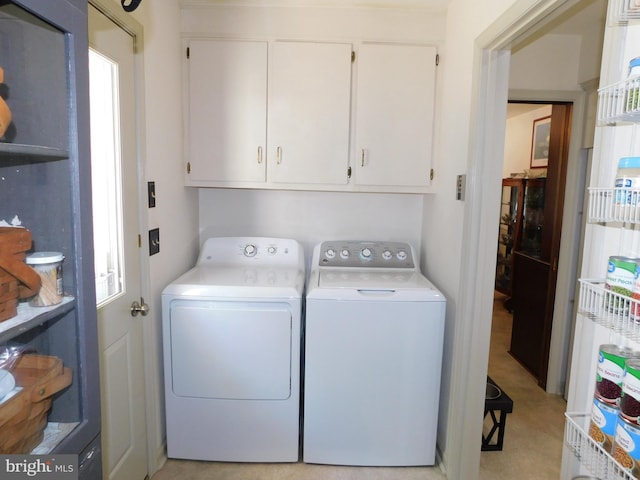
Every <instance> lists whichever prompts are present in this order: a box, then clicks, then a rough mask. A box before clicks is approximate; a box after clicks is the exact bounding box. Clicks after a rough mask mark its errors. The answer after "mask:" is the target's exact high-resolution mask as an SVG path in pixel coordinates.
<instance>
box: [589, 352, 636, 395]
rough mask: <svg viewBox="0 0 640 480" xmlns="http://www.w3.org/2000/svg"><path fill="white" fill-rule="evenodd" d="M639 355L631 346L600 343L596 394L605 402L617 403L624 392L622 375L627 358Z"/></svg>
mask: <svg viewBox="0 0 640 480" xmlns="http://www.w3.org/2000/svg"><path fill="white" fill-rule="evenodd" d="M636 355H638V352H635V351H634V350H632V349H630V348H625V347H620V346H618V345H611V344H605V345H600V349H599V352H598V364H597V366H596V390H595V396H596V398H599V399H600V400H602V401H603V402H605V403H608V404H610V405H617V402H618V399H619V398H620V394H621V393H622V377H623V375H624V367H625V363H626V361H627V359H629V358H632V357H634V356H636Z"/></svg>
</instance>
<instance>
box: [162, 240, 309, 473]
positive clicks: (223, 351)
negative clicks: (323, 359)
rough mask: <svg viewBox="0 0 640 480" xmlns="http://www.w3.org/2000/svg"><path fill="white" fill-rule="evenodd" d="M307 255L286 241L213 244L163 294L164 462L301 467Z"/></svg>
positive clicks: (241, 241)
mask: <svg viewBox="0 0 640 480" xmlns="http://www.w3.org/2000/svg"><path fill="white" fill-rule="evenodd" d="M304 281H305V267H304V255H303V250H302V247H301V246H300V245H299V244H298V242H296V241H294V240H289V239H276V238H254V237H239V238H238V237H233V238H230V237H227V238H210V239H208V240H207V241H206V242H205V243H204V245H203V247H202V250H201V252H200V256H199V258H198V261H197V264H196V266H195V267H194V268H193V269H191V270H189V271H188V272H187V273H185V274H184V275H182V276H181V277H180V278H178V279H177V280H176V281H174V282H173V283H171V284H170V285H169V286H167V287H166V288H165V289H164V291H163V293H162V316H163V319H162V320H163V337H164V338H163V346H164V369H165V402H166V423H167V454H168V456H169V457H171V458H184V459H195V460H215V461H230V462H296V461H298V458H299V430H300V429H299V421H300V338H301V310H302V295H303V289H304Z"/></svg>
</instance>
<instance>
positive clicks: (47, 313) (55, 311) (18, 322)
mask: <svg viewBox="0 0 640 480" xmlns="http://www.w3.org/2000/svg"><path fill="white" fill-rule="evenodd" d="M75 304H76V302H75V299H74V298H73V297H69V296H65V297H64V298H63V299H62V303H60V304H58V305H53V306H51V307H31V306H29V305H28V304H27V303H20V304H19V305H18V314H17V315H16V316H15V317H13V318H10V319H8V320H5V321H3V322H0V343H4V342H6V341H7V340H10V339H11V338H13V337H15V336H17V335H20V334H21V333H24V332H26V331H28V330H30V329H31V328H33V327H34V326H36V325H39V324H42V323H44V322H46V321H48V320H51V319H53V318H56V317H58V316H60V315H62V314H64V313H67V312H69V311H71V310H72V309H73V308H74V307H75Z"/></svg>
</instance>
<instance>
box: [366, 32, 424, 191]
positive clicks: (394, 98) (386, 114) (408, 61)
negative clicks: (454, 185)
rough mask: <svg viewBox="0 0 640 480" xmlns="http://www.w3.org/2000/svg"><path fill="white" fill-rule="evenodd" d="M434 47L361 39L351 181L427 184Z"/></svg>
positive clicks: (409, 184)
mask: <svg viewBox="0 0 640 480" xmlns="http://www.w3.org/2000/svg"><path fill="white" fill-rule="evenodd" d="M435 57H436V49H435V48H434V47H429V46H418V45H389V44H363V45H362V46H361V47H360V50H359V52H358V59H357V63H358V65H357V68H358V73H357V75H358V80H357V92H358V97H357V105H356V118H355V124H356V151H355V162H354V163H355V182H356V184H358V185H380V186H406V187H417V186H419V187H426V186H428V185H429V184H430V171H431V150H432V137H433V108H434V88H435Z"/></svg>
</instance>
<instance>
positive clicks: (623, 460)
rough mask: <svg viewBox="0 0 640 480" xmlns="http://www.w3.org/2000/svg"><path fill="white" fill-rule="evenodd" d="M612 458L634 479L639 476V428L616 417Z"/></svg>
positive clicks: (620, 417)
mask: <svg viewBox="0 0 640 480" xmlns="http://www.w3.org/2000/svg"><path fill="white" fill-rule="evenodd" d="M611 453H612V456H613V458H614V460H615V461H616V462H618V463H619V464H620V465H621V466H622V467H623V468H624V469H625V470H626V471H627V472H628V473H630V474H631V475H632V476H634V477H636V478H637V477H638V474H640V427H638V425H635V424H632V423H629V422H628V421H627V420H625V419H624V418H623V417H622V416H619V417H618V424H617V425H616V434H615V437H614V441H613V450H612V452H611Z"/></svg>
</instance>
